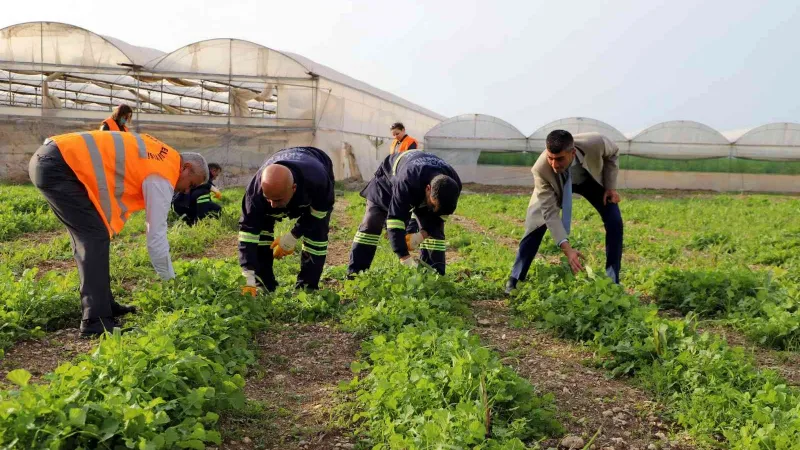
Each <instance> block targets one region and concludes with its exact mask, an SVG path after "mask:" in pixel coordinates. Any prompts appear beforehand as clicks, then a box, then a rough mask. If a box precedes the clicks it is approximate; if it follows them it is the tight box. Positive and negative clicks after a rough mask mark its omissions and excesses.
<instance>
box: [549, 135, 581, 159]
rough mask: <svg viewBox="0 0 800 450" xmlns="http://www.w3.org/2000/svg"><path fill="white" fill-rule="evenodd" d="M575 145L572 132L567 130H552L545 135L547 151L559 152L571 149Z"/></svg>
mask: <svg viewBox="0 0 800 450" xmlns="http://www.w3.org/2000/svg"><path fill="white" fill-rule="evenodd" d="M574 145H575V140H574V139H573V138H572V134H571V133H570V132H569V131H567V130H553V131H551V132H550V134H548V135H547V151H549V152H550V153H554V154H556V155H557V154H559V153H561V152H563V151H564V150H571V149H572V147H573V146H574Z"/></svg>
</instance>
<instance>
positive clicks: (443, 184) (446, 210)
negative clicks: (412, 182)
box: [431, 175, 461, 216]
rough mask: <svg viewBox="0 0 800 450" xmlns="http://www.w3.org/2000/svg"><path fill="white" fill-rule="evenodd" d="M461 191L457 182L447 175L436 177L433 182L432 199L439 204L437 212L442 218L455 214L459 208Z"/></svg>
mask: <svg viewBox="0 0 800 450" xmlns="http://www.w3.org/2000/svg"><path fill="white" fill-rule="evenodd" d="M459 194H461V190H460V189H459V187H458V183H456V180H454V179H452V178H450V177H448V176H447V175H436V176H435V177H433V180H431V198H432V199H433V200H435V201H436V203H438V204H439V209H438V210H437V211H436V213H437V214H439V215H440V216H449V215H450V214H453V212H454V211H455V210H456V206H458V196H459Z"/></svg>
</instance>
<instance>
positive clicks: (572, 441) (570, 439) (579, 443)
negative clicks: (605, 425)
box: [561, 436, 584, 449]
mask: <svg viewBox="0 0 800 450" xmlns="http://www.w3.org/2000/svg"><path fill="white" fill-rule="evenodd" d="M561 446H562V447H564V448H568V449H577V448H583V446H584V442H583V438H582V437H580V436H567V437H565V438H564V439H562V440H561Z"/></svg>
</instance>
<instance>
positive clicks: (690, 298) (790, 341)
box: [649, 268, 800, 350]
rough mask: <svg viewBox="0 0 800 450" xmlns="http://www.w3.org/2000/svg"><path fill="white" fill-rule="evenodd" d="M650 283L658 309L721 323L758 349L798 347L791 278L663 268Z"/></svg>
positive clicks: (799, 295)
mask: <svg viewBox="0 0 800 450" xmlns="http://www.w3.org/2000/svg"><path fill="white" fill-rule="evenodd" d="M651 282H652V286H651V288H650V289H649V292H651V295H652V296H653V298H654V299H655V300H656V302H657V304H658V305H659V307H661V308H665V309H675V310H678V311H680V312H681V313H683V314H689V313H693V314H696V315H698V316H699V317H701V318H710V319H721V321H722V322H723V323H726V324H729V325H731V326H733V327H735V328H738V329H740V330H741V331H743V332H744V333H745V334H746V335H747V336H748V337H749V338H750V339H751V340H752V341H753V342H757V343H759V344H761V345H764V346H768V347H773V348H776V349H780V350H797V348H798V344H800V314H799V313H798V312H799V311H798V306H800V288H799V286H798V284H796V282H795V281H794V280H793V279H792V278H791V277H782V278H781V279H775V278H774V276H773V274H772V273H771V272H755V271H751V270H750V269H741V268H731V269H727V270H725V269H717V270H681V269H671V268H666V269H663V270H661V271H658V272H656V273H655V274H654V276H653V277H652V279H651Z"/></svg>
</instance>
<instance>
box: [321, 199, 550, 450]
mask: <svg viewBox="0 0 800 450" xmlns="http://www.w3.org/2000/svg"><path fill="white" fill-rule="evenodd" d="M348 200H349V202H350V204H351V205H353V207H352V208H348V213H349V214H351V216H352V218H353V219H356V218H360V215H361V214H362V213H363V200H360V199H359V198H358V197H357V196H356V195H350V196H348ZM355 205H358V206H355ZM342 270H343V268H342ZM331 274H332V275H336V276H338V275H344V273H343V272H341V273H338V274H334V273H333V272H331ZM474 294H475V292H473V291H472V289H471V287H470V286H466V285H463V284H461V283H460V282H459V281H458V279H457V277H456V276H451V275H448V276H445V277H441V276H439V275H437V274H435V273H434V272H432V271H430V270H428V269H426V268H419V269H418V270H411V269H408V268H405V267H402V266H400V265H399V264H397V262H396V257H395V256H394V254H393V253H391V251H390V250H389V249H388V245H387V244H386V243H385V242H382V243H381V244H380V245H379V249H378V253H377V255H376V260H375V261H374V263H373V266H372V269H370V270H369V271H367V272H364V273H362V274H360V275H359V276H358V277H356V278H355V279H354V280H347V281H345V282H344V284H343V286H342V288H341V291H340V295H341V299H342V301H343V302H344V305H343V306H342V308H341V311H340V312H339V318H340V320H341V323H342V326H343V327H344V328H345V329H346V330H349V331H352V332H354V333H357V334H358V335H361V336H365V337H366V341H365V342H364V344H363V348H362V357H361V359H360V360H359V361H357V362H354V363H353V364H352V370H353V372H354V374H355V376H354V378H353V379H352V380H351V381H350V382H347V383H343V384H342V386H341V389H342V392H343V394H344V395H345V401H344V402H343V403H342V405H341V406H340V408H339V411H340V412H341V413H342V414H343V415H344V417H345V418H346V421H347V422H348V423H349V424H350V426H352V427H354V429H355V432H356V435H357V436H359V437H360V438H361V439H363V440H366V443H368V444H369V445H372V448H375V449H381V448H385V449H389V448H391V449H433V448H475V449H524V448H528V447H527V446H526V443H530V442H534V441H535V440H536V439H539V438H542V437H545V436H552V435H557V434H560V433H561V432H562V431H563V430H562V428H561V426H560V425H559V423H558V422H557V421H556V420H555V413H554V406H553V401H552V397H551V396H549V395H541V394H540V393H538V392H537V391H536V389H535V388H534V387H533V386H532V385H531V384H530V383H529V382H528V381H527V380H525V379H523V378H521V377H520V376H519V375H517V374H516V373H515V372H514V371H513V370H511V369H509V368H508V367H505V366H503V364H502V363H501V362H500V360H499V357H498V356H497V354H495V353H494V352H492V351H490V350H489V349H488V348H486V347H484V346H483V345H482V344H481V343H480V340H479V339H478V338H477V336H474V335H472V334H470V333H469V331H468V327H469V325H468V319H467V317H468V313H469V308H468V299H469V298H471V296H472V295H474Z"/></svg>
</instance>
